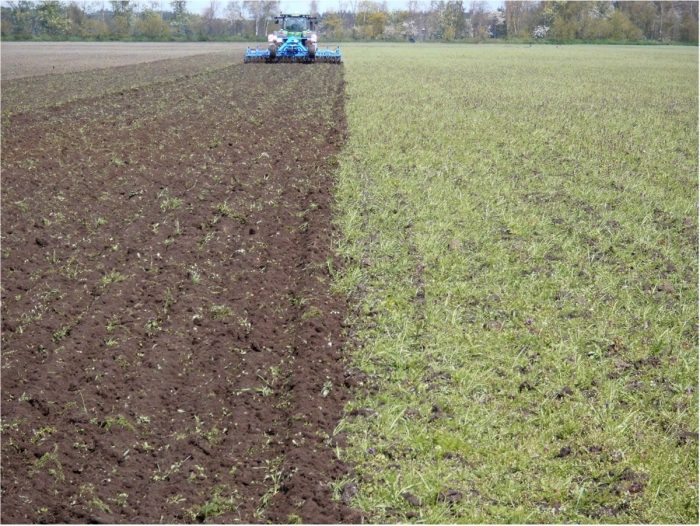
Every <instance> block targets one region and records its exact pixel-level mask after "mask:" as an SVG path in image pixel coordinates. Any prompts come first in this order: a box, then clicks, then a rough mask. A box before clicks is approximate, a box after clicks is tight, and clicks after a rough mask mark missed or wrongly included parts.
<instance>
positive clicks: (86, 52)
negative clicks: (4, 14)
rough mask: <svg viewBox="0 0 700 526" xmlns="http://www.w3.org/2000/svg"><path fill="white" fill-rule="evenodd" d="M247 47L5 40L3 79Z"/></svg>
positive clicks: (233, 50)
mask: <svg viewBox="0 0 700 526" xmlns="http://www.w3.org/2000/svg"><path fill="white" fill-rule="evenodd" d="M245 47H246V44H241V43H228V42H227V43H223V42H3V43H2V61H1V62H2V64H1V68H0V69H2V79H3V80H8V79H18V78H25V77H34V76H37V75H50V74H61V73H69V72H72V71H85V70H93V69H97V68H113V67H117V66H125V65H128V64H138V63H143V62H151V61H155V60H166V59H172V58H178V57H186V56H190V55H200V56H206V55H209V54H212V53H220V52H223V53H231V52H235V51H236V50H240V49H245Z"/></svg>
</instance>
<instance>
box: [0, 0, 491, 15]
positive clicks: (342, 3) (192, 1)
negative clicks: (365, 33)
mask: <svg viewBox="0 0 700 526" xmlns="http://www.w3.org/2000/svg"><path fill="white" fill-rule="evenodd" d="M137 1H138V2H139V3H140V4H149V3H156V4H160V5H161V6H163V8H165V9H168V8H169V6H170V2H169V0H140V1H139V0H137ZM215 1H216V2H217V3H218V4H219V6H220V8H221V9H222V10H223V9H224V8H225V7H226V4H228V2H229V0H215ZM377 1H379V2H381V1H383V0H377ZM419 1H420V3H421V4H422V5H425V7H426V8H427V7H428V6H429V5H430V0H419ZM316 2H317V3H318V9H319V11H321V13H323V12H324V11H337V10H339V9H340V8H341V7H342V8H344V9H346V10H349V9H350V5H351V0H316ZM8 3H9V0H0V5H7V4H8ZM78 3H79V4H95V3H100V0H78ZM102 3H104V4H105V5H107V6H108V7H109V2H108V0H102ZM310 3H311V0H280V9H281V11H282V12H283V13H308V11H309V4H310ZM470 3H471V2H470V0H465V2H464V7H465V8H467V9H468V8H469V4H470ZM486 3H487V4H488V6H489V7H490V8H491V9H496V8H497V7H498V6H500V5H502V3H503V2H501V1H498V0H489V1H487V2H486ZM209 4H211V0H187V10H188V11H190V12H191V13H198V14H202V12H203V11H204V9H205V8H206V7H208V6H209ZM386 4H387V7H388V8H389V9H391V10H395V9H405V8H406V6H407V5H408V0H386Z"/></svg>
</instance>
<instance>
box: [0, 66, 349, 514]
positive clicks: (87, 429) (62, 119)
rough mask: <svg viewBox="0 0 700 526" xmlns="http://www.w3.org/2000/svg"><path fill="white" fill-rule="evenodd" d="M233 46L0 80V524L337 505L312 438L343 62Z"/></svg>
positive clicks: (318, 412) (332, 385) (323, 443)
mask: <svg viewBox="0 0 700 526" xmlns="http://www.w3.org/2000/svg"><path fill="white" fill-rule="evenodd" d="M240 59H241V57H240V56H238V55H237V56H233V57H231V60H230V62H229V63H228V64H222V63H221V56H219V57H218V58H217V59H216V61H217V62H216V64H215V65H214V66H213V67H211V68H208V69H206V70H204V71H201V70H200V71H195V72H193V73H191V74H190V72H188V71H187V68H184V67H183V69H182V71H184V72H185V73H187V75H184V74H183V75H182V76H180V77H178V78H174V77H173V76H170V77H162V76H161V77H159V76H158V75H157V71H158V68H159V67H161V66H162V64H163V63H154V64H150V65H142V66H138V67H136V66H131V67H130V68H131V69H128V68H127V69H124V68H121V69H115V70H112V73H111V75H112V76H111V77H110V78H109V79H107V81H105V80H104V75H106V74H107V73H105V70H101V71H100V72H92V73H90V72H88V73H85V72H83V73H79V74H77V73H76V74H66V75H61V76H52V77H50V79H51V80H50V82H51V83H52V85H54V86H59V87H60V85H61V84H63V85H64V86H66V87H71V86H73V87H75V89H76V90H77V91H76V92H75V94H74V95H75V96H72V97H70V99H72V100H71V101H69V102H65V100H67V99H68V98H66V97H63V98H60V97H59V98H58V99H57V100H53V101H49V102H47V101H46V98H45V95H46V94H45V93H43V92H42V89H41V87H37V88H36V90H35V91H32V90H31V89H30V88H29V87H27V91H26V92H25V93H24V95H23V98H22V100H21V103H20V102H18V101H19V99H18V98H17V97H16V93H17V89H18V87H19V86H20V84H17V85H14V84H12V82H7V83H5V84H4V85H3V89H4V90H6V89H7V90H8V92H9V93H11V94H13V95H12V96H13V97H14V98H13V99H12V100H11V102H14V104H11V105H9V107H8V104H5V105H4V108H3V109H4V114H3V130H2V131H3V133H2V141H3V142H2V152H3V156H2V175H3V181H2V182H3V195H2V269H3V280H2V318H3V326H2V345H3V361H2V380H3V385H2V413H3V441H2V466H3V477H2V501H3V506H2V521H3V522H56V521H58V522H93V521H101V522H102V521H107V522H127V521H128V522H196V521H216V522H237V521H244V522H259V521H262V522H265V521H273V522H296V521H299V520H303V521H304V522H337V521H346V520H350V521H357V520H358V516H356V515H353V514H352V512H350V511H349V510H348V509H346V508H344V507H342V505H341V504H340V503H338V502H337V501H333V500H332V489H331V482H332V481H333V480H334V479H336V478H338V477H341V476H342V475H343V474H344V473H345V471H346V468H345V467H344V466H343V465H341V464H340V463H339V462H337V461H336V456H335V454H334V451H333V446H334V443H333V441H332V440H331V439H330V438H329V436H330V434H331V433H332V431H333V429H334V427H335V425H336V423H337V419H338V417H339V416H340V412H341V409H342V406H343V404H344V402H345V401H346V399H345V397H346V396H347V395H346V394H345V393H346V391H347V389H346V387H347V386H348V385H350V384H352V383H353V377H352V375H350V374H348V373H347V372H346V371H345V370H344V367H343V362H342V360H341V351H342V348H343V343H344V340H343V327H342V320H343V319H344V316H345V313H344V305H343V303H342V301H339V300H338V299H337V298H335V297H334V296H333V295H332V294H331V293H330V291H329V282H330V277H331V276H330V274H331V273H332V272H333V258H332V252H331V249H330V245H331V243H330V236H331V226H330V222H329V217H330V210H329V203H330V199H331V193H330V192H331V188H332V181H331V179H330V177H329V174H330V173H331V172H332V170H333V167H334V156H335V154H336V153H337V152H338V150H339V148H340V146H341V144H342V142H343V140H344V133H345V132H344V130H345V123H344V116H343V69H342V67H338V66H330V65H315V66H313V67H310V66H303V65H276V66H269V65H265V64H261V65H247V66H243V65H241V64H240V62H241V60H240ZM182 60H183V64H189V63H191V61H192V59H182ZM159 64H160V65H159ZM169 66H172V67H173V68H174V69H173V68H170V69H171V71H177V70H178V64H177V61H169ZM148 68H154V69H151V70H149V69H148ZM149 71H154V72H155V73H154V75H153V79H155V80H157V82H156V81H153V82H148V81H147V80H146V81H144V78H147V77H148V73H149ZM91 75H93V76H100V78H101V79H102V80H101V81H100V82H99V83H95V82H93V83H92V84H91V82H90V80H91ZM125 75H126V76H128V75H132V76H133V77H132V79H136V78H137V77H138V82H131V81H130V80H129V79H128V78H127V79H126V80H125ZM16 82H18V83H19V82H24V84H22V86H30V84H27V83H26V81H16ZM78 84H80V85H83V86H86V89H85V90H83V91H80V87H79V86H78ZM97 85H100V86H103V93H95V91H93V90H92V88H91V86H93V87H94V86H97ZM131 85H135V86H136V87H128V86H131ZM114 86H117V88H116V89H118V91H114V90H111V89H110V87H114ZM122 86H126V87H123V88H122ZM57 89H58V88H57ZM13 90H14V91H13Z"/></svg>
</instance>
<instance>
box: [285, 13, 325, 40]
mask: <svg viewBox="0 0 700 526" xmlns="http://www.w3.org/2000/svg"><path fill="white" fill-rule="evenodd" d="M316 21H317V18H316V17H314V16H311V15H280V16H277V17H275V23H276V24H279V25H280V26H281V28H280V30H279V31H277V34H278V36H282V37H283V38H284V37H287V36H295V37H305V36H307V35H310V34H311V33H312V32H313V30H314V29H315V28H314V25H315V22H316Z"/></svg>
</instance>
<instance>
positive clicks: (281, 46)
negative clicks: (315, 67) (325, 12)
mask: <svg viewBox="0 0 700 526" xmlns="http://www.w3.org/2000/svg"><path fill="white" fill-rule="evenodd" d="M317 22H318V19H317V18H316V17H314V16H311V15H279V16H276V17H275V23H276V24H279V25H280V26H281V27H280V29H278V30H277V31H274V32H272V33H270V34H269V35H268V36H267V49H257V48H255V49H252V48H248V49H247V50H246V53H245V58H244V59H243V60H244V62H246V63H247V62H307V63H308V62H324V63H329V64H340V62H341V61H342V56H341V54H340V48H336V49H335V51H332V50H328V49H319V48H318V36H317V35H316V31H315V25H316V23H317Z"/></svg>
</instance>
